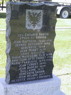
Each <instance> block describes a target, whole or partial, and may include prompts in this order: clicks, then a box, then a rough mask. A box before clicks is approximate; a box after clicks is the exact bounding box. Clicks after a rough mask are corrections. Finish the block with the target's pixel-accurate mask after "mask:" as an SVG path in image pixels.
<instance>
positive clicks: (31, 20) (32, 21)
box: [26, 10, 43, 30]
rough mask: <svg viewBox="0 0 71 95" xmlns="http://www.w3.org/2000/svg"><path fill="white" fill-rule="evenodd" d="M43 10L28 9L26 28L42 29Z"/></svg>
mask: <svg viewBox="0 0 71 95" xmlns="http://www.w3.org/2000/svg"><path fill="white" fill-rule="evenodd" d="M42 19H43V12H42V10H26V28H27V29H32V30H36V29H41V28H42V21H43V20H42Z"/></svg>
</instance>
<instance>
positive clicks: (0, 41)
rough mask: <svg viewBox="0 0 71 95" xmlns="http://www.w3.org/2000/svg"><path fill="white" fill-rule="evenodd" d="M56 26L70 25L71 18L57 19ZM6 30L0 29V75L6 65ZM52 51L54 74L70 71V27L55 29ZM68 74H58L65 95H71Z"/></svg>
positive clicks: (1, 23) (0, 21) (0, 17)
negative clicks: (53, 49)
mask: <svg viewBox="0 0 71 95" xmlns="http://www.w3.org/2000/svg"><path fill="white" fill-rule="evenodd" d="M5 16H6V15H5V14H0V29H6V24H5ZM56 27H71V19H57V24H56ZM5 33H6V31H0V77H4V76H5V65H6V54H5V50H6V40H5ZM54 45H55V53H54V59H53V61H54V70H53V73H54V74H55V75H61V74H66V73H71V29H56V37H55V43H54ZM70 75H71V74H70ZM70 75H67V76H59V77H60V79H61V81H62V86H61V89H62V91H63V92H64V93H65V94H66V95H71V94H70V92H71V79H70Z"/></svg>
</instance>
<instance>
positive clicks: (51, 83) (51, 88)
mask: <svg viewBox="0 0 71 95" xmlns="http://www.w3.org/2000/svg"><path fill="white" fill-rule="evenodd" d="M60 85H61V81H60V79H59V78H57V77H56V76H53V78H51V79H44V80H36V81H30V82H22V83H16V84H7V83H6V82H5V80H4V79H3V78H1V79H0V95H64V94H63V93H62V92H61V91H60Z"/></svg>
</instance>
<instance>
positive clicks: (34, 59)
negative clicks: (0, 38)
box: [6, 2, 56, 83]
mask: <svg viewBox="0 0 71 95" xmlns="http://www.w3.org/2000/svg"><path fill="white" fill-rule="evenodd" d="M55 24H56V4H54V3H51V4H49V3H47V4H45V3H44V4H43V3H38V4H35V3H34V4H33V3H20V2H19V3H14V2H8V3H7V33H6V39H7V51H6V53H7V66H6V82H7V83H16V82H22V81H30V80H38V79H45V78H52V70H53V53H54V38H55Z"/></svg>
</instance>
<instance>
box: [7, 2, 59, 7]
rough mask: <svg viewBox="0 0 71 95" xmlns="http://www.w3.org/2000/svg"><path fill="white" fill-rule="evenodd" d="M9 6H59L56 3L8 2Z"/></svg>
mask: <svg viewBox="0 0 71 95" xmlns="http://www.w3.org/2000/svg"><path fill="white" fill-rule="evenodd" d="M9 3H10V4H15V5H23V4H27V5H29V6H42V5H46V6H58V5H59V4H58V3H56V2H48V1H46V2H34V3H33V2H23V1H21V2H9Z"/></svg>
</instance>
